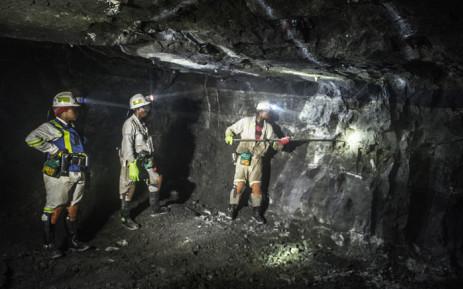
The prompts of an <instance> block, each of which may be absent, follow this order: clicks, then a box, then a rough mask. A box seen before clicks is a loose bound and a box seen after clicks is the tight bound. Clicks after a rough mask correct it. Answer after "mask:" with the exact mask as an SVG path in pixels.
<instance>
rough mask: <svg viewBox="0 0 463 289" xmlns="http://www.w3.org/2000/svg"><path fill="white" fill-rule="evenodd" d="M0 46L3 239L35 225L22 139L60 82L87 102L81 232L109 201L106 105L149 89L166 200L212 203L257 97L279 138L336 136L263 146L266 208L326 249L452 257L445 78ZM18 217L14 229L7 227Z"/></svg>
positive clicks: (455, 197) (37, 186)
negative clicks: (313, 77)
mask: <svg viewBox="0 0 463 289" xmlns="http://www.w3.org/2000/svg"><path fill="white" fill-rule="evenodd" d="M2 41H3V42H4V44H5V45H8V46H9V47H10V50H9V51H8V56H9V58H8V59H9V61H8V62H7V63H6V64H5V69H3V70H2V72H1V73H2V75H1V77H2V86H1V91H0V92H1V95H2V97H1V101H2V105H1V109H2V113H1V119H2V124H3V127H4V129H5V134H6V135H7V136H8V137H7V138H4V140H3V143H2V158H1V161H2V166H4V167H8V168H9V173H8V174H7V175H3V177H2V178H3V180H2V183H3V184H4V190H2V191H3V192H4V193H2V195H1V198H2V199H1V202H0V203H1V206H2V210H0V211H1V212H2V213H1V214H2V218H1V219H2V220H3V221H2V222H1V225H2V227H4V228H5V229H6V230H10V231H11V232H12V235H11V240H10V241H11V242H14V241H15V240H18V239H24V238H30V235H32V234H34V236H35V235H36V234H37V230H38V229H37V228H39V222H40V221H39V220H40V218H39V216H40V210H41V206H42V204H43V196H44V192H43V187H42V183H41V176H40V166H41V160H42V158H41V156H40V155H39V154H38V153H37V152H34V151H32V150H31V149H29V148H27V147H26V146H25V144H24V143H23V138H24V137H25V135H26V134H27V133H28V132H29V131H30V130H32V129H33V128H35V127H36V126H37V125H38V124H40V123H41V122H42V121H44V120H45V119H46V111H47V109H48V105H49V103H50V100H51V97H52V96H53V95H54V94H55V93H56V92H57V91H60V90H62V89H70V88H71V89H75V90H76V91H78V92H79V93H80V94H81V95H82V96H86V97H87V98H88V99H89V100H93V102H94V104H93V105H89V106H88V107H87V109H86V110H84V111H83V114H82V118H81V120H80V123H79V124H80V127H81V129H82V130H83V132H84V134H85V135H86V137H87V138H88V145H87V147H88V150H89V153H90V155H91V159H92V168H91V182H90V185H89V188H88V193H87V195H86V197H85V200H84V203H83V211H82V214H83V215H82V216H83V222H84V223H85V224H86V225H87V229H86V230H87V232H86V233H87V234H88V235H89V236H91V235H94V234H96V233H97V232H98V230H99V228H101V226H103V225H104V224H105V222H106V220H107V218H109V217H110V215H111V214H112V213H114V212H115V211H116V210H117V209H118V195H117V181H118V173H119V163H118V160H117V154H116V147H118V146H119V142H120V128H121V125H122V122H123V121H124V119H125V117H126V115H125V113H126V111H125V110H124V109H121V108H119V107H118V106H117V105H118V104H125V103H126V102H127V100H128V98H129V97H130V96H131V95H132V94H134V93H136V92H142V93H150V92H156V93H157V94H158V95H159V99H158V104H157V106H156V107H155V109H154V114H153V119H152V121H151V124H152V126H153V132H154V135H155V139H156V140H157V143H156V146H157V148H158V152H159V162H160V166H161V168H162V170H163V173H164V174H165V176H166V187H165V193H166V197H168V196H169V195H170V194H171V192H172V191H175V192H176V193H177V196H178V197H179V201H181V202H191V201H199V202H200V203H202V204H204V205H206V206H208V207H211V208H216V209H220V210H223V209H225V207H226V206H227V200H228V192H229V191H230V189H231V182H232V177H233V169H234V167H233V164H232V161H231V153H232V152H233V148H232V147H229V146H227V145H225V144H224V141H223V138H224V135H223V134H224V130H225V128H226V127H227V126H228V125H230V124H232V123H233V122H234V121H237V120H238V119H239V118H241V117H243V116H247V115H251V114H253V113H254V107H255V104H256V103H257V102H258V101H260V100H263V99H268V100H271V101H272V102H274V103H275V104H276V105H277V106H278V107H279V108H280V109H279V111H278V114H277V115H276V118H275V123H274V126H275V129H276V131H277V132H278V134H279V135H280V136H283V135H292V136H294V137H295V138H307V137H311V136H314V137H320V138H332V137H335V136H336V137H337V138H338V140H342V141H345V142H336V143H331V142H327V143H322V142H308V143H306V142H293V143H292V144H291V145H289V146H288V147H287V148H286V149H285V151H284V152H281V153H272V154H270V155H269V157H268V160H267V162H266V172H267V174H266V178H265V181H264V187H265V190H266V192H267V193H268V194H267V195H268V198H267V207H268V212H273V213H274V214H273V215H272V217H274V218H288V219H294V218H297V219H300V220H305V221H307V224H308V226H309V225H310V226H318V227H324V228H328V229H331V230H333V232H336V234H334V235H333V236H335V237H334V238H335V239H336V242H337V243H338V244H340V245H351V244H368V243H373V244H375V245H379V244H381V243H382V242H385V243H386V244H394V245H396V246H398V245H404V246H409V245H412V247H414V248H415V250H426V252H428V251H429V252H431V253H434V254H436V255H438V256H451V257H453V258H454V260H458V258H460V257H461V245H462V237H463V232H462V230H463V226H462V224H461V222H462V221H461V220H463V218H462V217H463V216H462V214H463V211H462V210H461V207H462V201H463V200H462V197H461V196H462V195H463V182H462V181H461V177H462V174H463V170H462V165H461V164H462V151H463V136H462V135H461V134H462V130H461V128H462V126H463V115H462V105H463V102H462V101H461V97H460V93H461V91H462V90H461V85H460V84H459V79H458V78H457V77H450V76H448V75H445V74H443V76H442V77H440V78H438V79H436V78H431V77H430V76H429V75H428V74H426V73H424V74H422V75H420V74H418V73H411V72H410V71H414V70H417V71H419V70H420V69H421V68H420V67H414V66H413V67H412V66H411V67H410V68H409V69H408V70H397V71H393V70H389V71H384V72H383V74H382V75H381V77H379V78H373V77H371V78H368V77H363V78H362V79H356V78H351V79H349V78H345V79H341V80H319V81H318V82H315V81H306V80H301V79H296V78H294V79H288V78H257V77H251V76H249V77H242V76H241V77H238V76H232V77H211V76H206V75H199V74H181V73H178V72H176V71H173V70H172V71H171V70H160V69H153V66H152V64H151V62H149V61H143V60H140V59H136V58H133V57H128V56H121V55H120V54H117V55H116V54H114V55H112V54H111V50H108V51H107V53H106V54H101V51H93V50H92V49H89V48H83V47H74V48H72V47H66V46H61V45H50V44H41V45H39V44H33V43H29V42H17V41H11V40H2ZM108 55H109V56H111V55H112V57H109V56H108ZM431 75H433V76H435V75H436V74H435V73H433V74H431ZM96 102H99V103H101V102H106V105H95V103H96ZM90 104H91V103H90ZM5 220H8V222H7V221H5ZM18 226H19V227H21V228H27V230H20V231H15V230H12V229H11V228H17V227H18ZM314 228H315V227H314ZM413 245H415V246H413Z"/></svg>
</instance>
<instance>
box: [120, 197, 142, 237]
mask: <svg viewBox="0 0 463 289" xmlns="http://www.w3.org/2000/svg"><path fill="white" fill-rule="evenodd" d="M121 223H122V225H123V226H124V227H126V228H127V229H129V230H131V231H134V230H138V229H140V225H138V224H137V223H135V221H134V220H132V218H131V217H130V209H129V202H127V201H125V200H122V202H121Z"/></svg>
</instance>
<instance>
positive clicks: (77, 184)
mask: <svg viewBox="0 0 463 289" xmlns="http://www.w3.org/2000/svg"><path fill="white" fill-rule="evenodd" d="M43 181H44V183H45V190H46V193H47V198H46V202H45V208H44V210H43V211H44V212H45V213H52V212H53V210H54V209H55V208H57V207H60V206H64V205H67V204H69V205H70V206H74V205H76V204H77V203H79V202H80V201H81V200H82V197H83V195H84V188H85V176H84V174H82V173H76V172H69V177H64V176H63V177H59V178H53V177H50V176H47V175H45V174H44V175H43Z"/></svg>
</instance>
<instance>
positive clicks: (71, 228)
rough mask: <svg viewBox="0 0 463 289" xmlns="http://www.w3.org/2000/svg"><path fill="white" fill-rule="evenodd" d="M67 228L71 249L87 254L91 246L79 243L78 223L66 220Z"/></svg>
mask: <svg viewBox="0 0 463 289" xmlns="http://www.w3.org/2000/svg"><path fill="white" fill-rule="evenodd" d="M66 227H67V229H68V234H69V248H70V249H71V250H73V251H77V252H85V251H87V250H88V249H90V246H89V245H87V244H85V243H83V242H81V241H79V239H78V237H77V222H76V221H71V220H70V219H69V217H68V218H66Z"/></svg>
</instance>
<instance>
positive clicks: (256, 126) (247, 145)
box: [225, 101, 290, 224]
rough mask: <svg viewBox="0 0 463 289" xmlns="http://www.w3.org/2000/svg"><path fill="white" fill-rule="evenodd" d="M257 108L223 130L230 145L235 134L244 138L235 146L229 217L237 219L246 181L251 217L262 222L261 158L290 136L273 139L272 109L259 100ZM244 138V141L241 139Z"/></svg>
mask: <svg viewBox="0 0 463 289" xmlns="http://www.w3.org/2000/svg"><path fill="white" fill-rule="evenodd" d="M256 110H257V112H256V115H255V116H250V117H245V118H242V119H240V120H239V121H237V122H236V123H234V124H233V125H231V126H230V127H228V128H227V129H226V131H225V142H226V143H227V144H229V145H232V144H233V141H234V137H235V136H237V135H239V136H240V137H241V139H242V140H243V141H240V142H239V144H238V147H237V149H236V153H237V155H238V157H237V160H236V163H235V176H234V181H233V189H232V190H231V192H230V207H229V217H230V218H231V219H232V220H234V219H236V217H237V215H238V204H239V201H240V197H241V195H242V193H243V191H244V189H245V186H246V184H248V185H249V186H250V187H251V190H252V193H251V205H252V207H253V218H254V220H255V221H256V222H257V223H259V224H263V223H265V219H264V217H263V212H262V207H261V204H262V186H261V182H262V159H263V157H264V156H265V154H266V153H267V152H268V150H269V149H270V147H273V149H275V150H281V149H282V148H283V146H284V145H286V144H288V143H289V142H290V139H289V137H284V138H281V139H278V140H276V136H275V134H274V131H273V127H272V125H271V124H270V123H269V120H270V117H271V111H272V104H271V103H270V102H268V101H263V102H260V103H258V105H257V108H256ZM245 139H246V141H244V140H245ZM249 140H251V141H249ZM252 140H254V141H252ZM275 140H276V141H275Z"/></svg>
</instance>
